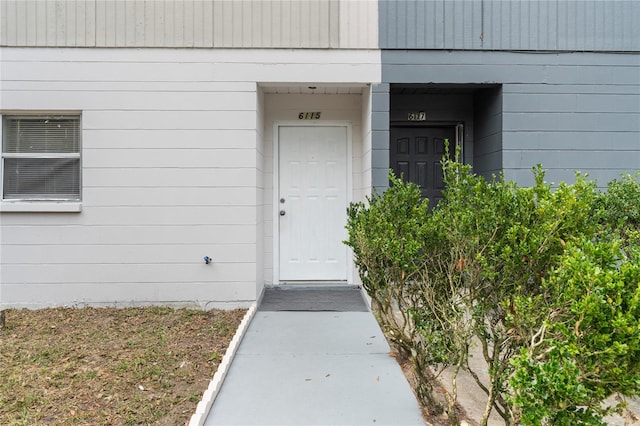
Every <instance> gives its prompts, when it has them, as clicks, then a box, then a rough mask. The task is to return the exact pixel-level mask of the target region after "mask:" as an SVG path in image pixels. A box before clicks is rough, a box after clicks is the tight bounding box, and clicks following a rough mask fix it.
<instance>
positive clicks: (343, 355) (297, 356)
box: [205, 310, 425, 425]
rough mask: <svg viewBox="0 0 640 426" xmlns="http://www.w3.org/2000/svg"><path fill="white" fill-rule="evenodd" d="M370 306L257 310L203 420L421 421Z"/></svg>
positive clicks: (297, 422) (236, 422)
mask: <svg viewBox="0 0 640 426" xmlns="http://www.w3.org/2000/svg"><path fill="white" fill-rule="evenodd" d="M389 352H390V349H389V346H388V344H387V342H386V340H385V338H384V336H383V334H382V331H381V330H380V327H379V326H378V324H377V322H376V320H375V318H374V317H373V315H372V314H371V312H368V311H364V312H353V311H348V312H345V311H341V312H336V311H322V310H316V311H304V312H300V311H287V310H277V311H276V310H274V311H264V310H258V312H256V314H255V317H254V318H253V320H252V322H251V324H250V326H249V328H248V329H247V332H246V334H245V336H244V338H243V340H242V343H241V344H240V346H239V348H238V351H237V353H236V355H235V358H234V359H233V362H232V364H231V367H230V369H229V372H228V374H227V376H226V379H225V381H224V383H223V385H222V387H221V389H220V392H219V393H218V396H217V398H216V400H215V401H214V403H213V406H212V408H211V410H210V412H209V414H208V417H207V419H206V421H205V425H424V424H425V423H424V421H423V420H422V417H421V414H420V408H419V406H418V403H417V402H416V399H415V397H414V395H413V393H412V391H411V389H410V387H409V384H408V382H407V381H406V379H405V377H404V375H403V374H402V371H401V369H400V367H399V366H398V364H397V362H396V361H395V359H394V358H392V357H391V356H389Z"/></svg>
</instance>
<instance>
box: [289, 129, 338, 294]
mask: <svg viewBox="0 0 640 426" xmlns="http://www.w3.org/2000/svg"><path fill="white" fill-rule="evenodd" d="M278 133H279V144H278V146H279V197H278V208H279V211H280V212H282V213H283V215H282V214H281V215H279V216H278V220H279V232H280V235H279V241H280V247H279V259H280V265H279V269H280V280H281V281H314V280H322V281H330V280H336V281H343V280H346V277H347V248H346V246H345V245H344V244H343V243H342V241H343V240H344V239H346V231H345V229H344V226H345V223H346V207H347V127H345V126H281V127H279V132H278Z"/></svg>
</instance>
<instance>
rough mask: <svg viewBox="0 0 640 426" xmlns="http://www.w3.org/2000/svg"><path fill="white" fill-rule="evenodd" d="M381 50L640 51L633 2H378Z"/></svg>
mask: <svg viewBox="0 0 640 426" xmlns="http://www.w3.org/2000/svg"><path fill="white" fill-rule="evenodd" d="M379 7H380V18H379V19H380V31H379V37H380V47H381V48H383V49H407V48H409V49H412V48H416V49H463V50H467V49H484V50H547V51H548V50H557V51H569V50H577V51H640V2H638V1H635V0H586V1H564V0H556V1H540V0H407V1H399V0H381V1H380V6H379Z"/></svg>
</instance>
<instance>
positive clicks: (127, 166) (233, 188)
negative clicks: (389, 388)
mask: <svg viewBox="0 0 640 426" xmlns="http://www.w3.org/2000/svg"><path fill="white" fill-rule="evenodd" d="M0 71H1V72H2V86H1V87H0V90H1V93H0V111H2V112H5V113H6V112H20V111H45V112H46V111H57V112H64V111H65V110H69V111H73V112H76V113H78V112H79V113H80V114H81V117H82V120H81V122H82V141H81V143H82V170H83V172H82V188H83V191H82V211H81V212H80V213H58V214H51V213H7V212H3V213H0V243H1V247H0V250H1V253H0V262H1V263H0V267H1V268H2V271H1V272H2V292H3V293H2V302H3V303H5V304H18V305H20V306H27V305H28V306H34V307H35V306H46V305H51V304H74V303H94V304H95V303H98V304H99V303H105V302H120V303H123V302H124V303H126V302H127V301H131V302H132V303H135V304H142V303H169V302H174V303H178V304H179V303H196V302H197V303H196V304H206V303H209V302H213V301H217V302H227V301H229V302H231V301H235V302H238V301H247V300H255V298H256V296H257V293H256V292H257V289H258V288H260V287H258V286H259V285H261V284H262V283H261V282H260V284H257V283H256V280H258V279H260V280H262V277H263V273H262V271H263V257H264V253H263V249H264V247H265V243H263V235H262V234H263V229H268V230H269V231H270V226H271V225H270V224H269V225H268V226H265V225H263V222H264V220H263V218H262V212H261V210H262V209H263V204H264V202H263V195H262V191H263V190H264V187H270V186H271V185H272V183H271V181H265V180H264V179H263V176H262V175H263V173H264V170H265V164H264V163H265V162H267V163H268V162H270V161H273V159H272V157H271V153H270V152H265V151H264V149H265V148H264V147H263V146H262V141H261V139H262V136H261V135H262V124H261V123H262V121H261V119H260V116H261V115H262V114H263V111H260V110H259V108H260V107H259V105H258V93H257V87H258V83H265V84H269V83H274V84H280V83H282V82H287V83H288V82H292V81H300V80H302V81H309V82H313V84H316V83H318V84H322V83H331V82H334V81H338V82H341V83H356V84H357V85H360V86H362V84H363V83H367V82H370V81H379V79H380V54H379V52H376V51H366V50H354V51H343V50H335V51H325V50H318V51H312V50H304V51H302V50H289V51H284V50H283V51H265V50H256V49H251V50H249V49H247V50H231V49H229V50H217V51H210V50H202V49H193V50H187V49H88V48H87V49H46V48H28V49H26V48H24V49H23V48H3V50H2V55H1V57H0ZM305 87H306V86H305ZM334 99H337V100H336V101H333V102H331V103H329V104H326V106H327V107H331V108H333V109H335V111H327V114H326V117H328V118H333V119H337V118H340V117H343V116H344V111H348V110H349V109H350V108H351V109H352V108H353V106H351V105H349V106H347V105H344V104H343V103H342V102H341V101H340V100H339V99H340V98H339V97H336V98H334ZM304 106H305V104H300V103H298V104H295V105H291V106H290V110H289V112H288V113H289V114H290V115H291V117H292V119H297V113H296V111H295V109H296V108H301V107H304ZM263 156H264V158H263ZM267 166H268V167H269V168H270V167H271V165H270V164H267ZM259 211H260V214H258V212H259ZM258 235H259V237H258ZM265 241H268V240H267V239H266V237H265ZM267 247H268V248H270V247H271V245H270V243H267ZM204 256H211V257H212V258H213V263H212V264H211V265H205V264H204V261H203V257H204ZM258 271H259V272H258Z"/></svg>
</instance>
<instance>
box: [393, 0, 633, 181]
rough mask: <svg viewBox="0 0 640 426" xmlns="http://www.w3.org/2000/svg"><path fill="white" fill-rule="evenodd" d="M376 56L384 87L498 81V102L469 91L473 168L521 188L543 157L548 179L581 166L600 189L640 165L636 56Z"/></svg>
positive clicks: (562, 176) (570, 173) (564, 176)
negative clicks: (498, 175)
mask: <svg viewBox="0 0 640 426" xmlns="http://www.w3.org/2000/svg"><path fill="white" fill-rule="evenodd" d="M540 7H542V6H540ZM382 61H383V75H382V80H383V81H384V82H386V83H397V84H403V83H434V84H443V85H448V84H452V83H475V84H480V83H487V82H490V83H497V84H501V87H502V91H501V95H500V96H499V99H498V98H496V99H493V100H491V97H490V96H489V94H488V93H476V94H475V99H474V100H475V102H474V123H475V131H474V140H473V148H474V152H473V161H474V170H476V171H477V172H478V173H481V174H483V175H487V176H488V175H490V174H492V173H495V172H499V171H504V173H505V176H506V177H507V178H509V179H515V180H517V181H518V182H520V183H522V184H529V183H532V180H531V172H530V169H531V167H533V166H535V165H536V164H537V163H541V164H542V165H543V167H545V168H546V169H547V170H548V173H547V178H548V180H549V181H550V182H555V183H558V182H560V181H562V180H566V181H573V179H574V173H575V170H581V171H582V172H586V173H588V174H589V175H590V176H591V177H592V178H593V179H596V180H597V181H598V183H599V185H600V186H605V185H606V183H607V182H608V181H610V180H611V179H614V178H616V177H618V176H619V174H620V173H623V172H626V171H633V170H640V55H638V54H617V53H596V52H582V53H576V52H574V53H544V54H543V53H534V52H531V53H526V52H518V53H516V52H480V51H465V52H460V51H458V52H444V51H400V50H393V51H383V53H382ZM508 64H512V65H510V66H509V65H508ZM444 87H447V86H444ZM444 90H446V89H444ZM483 90H484V89H483ZM489 90H491V89H489ZM481 92H482V91H481ZM498 105H499V107H498Z"/></svg>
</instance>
